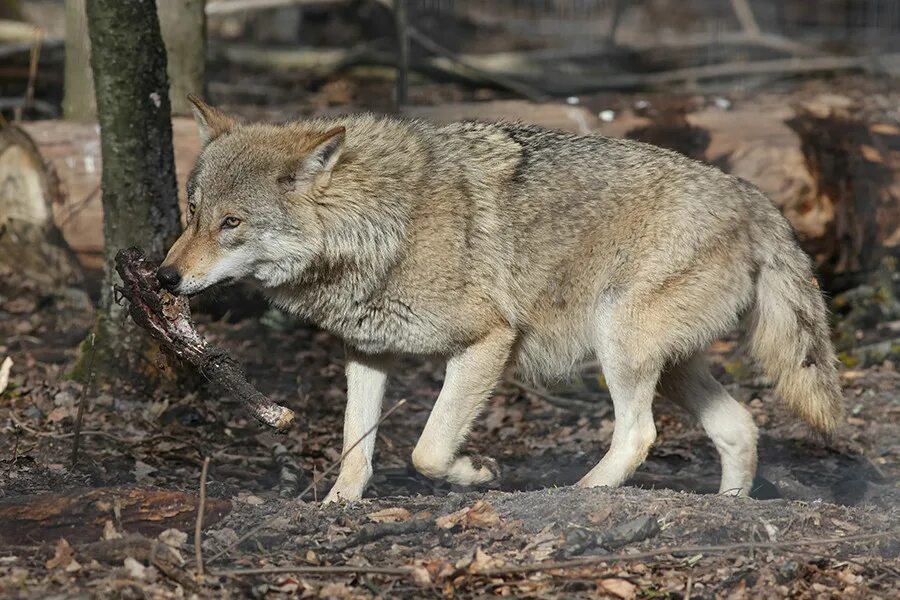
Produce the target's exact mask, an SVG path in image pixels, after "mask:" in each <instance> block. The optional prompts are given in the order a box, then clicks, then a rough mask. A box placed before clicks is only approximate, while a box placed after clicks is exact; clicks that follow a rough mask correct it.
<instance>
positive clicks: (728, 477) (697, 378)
mask: <svg viewBox="0 0 900 600" xmlns="http://www.w3.org/2000/svg"><path fill="white" fill-rule="evenodd" d="M659 391H660V393H661V394H662V395H663V396H665V397H666V398H668V399H669V400H671V401H673V402H675V403H676V404H678V405H680V406H682V407H683V408H684V409H685V410H687V411H688V412H689V413H690V414H691V415H693V417H694V418H695V419H697V421H699V422H700V424H701V425H702V426H703V428H704V429H705V430H706V433H707V434H708V435H709V437H710V438H711V439H712V441H713V443H714V444H715V446H716V450H718V452H719V457H720V458H721V461H722V482H721V485H720V487H719V492H720V493H729V494H735V495H739V496H746V495H748V494H749V492H750V486H751V485H752V483H753V477H754V475H755V474H756V438H757V431H756V424H755V423H754V422H753V417H751V416H750V412H749V411H748V410H747V409H746V408H744V407H743V406H742V405H741V404H740V403H739V402H738V401H737V400H735V399H734V398H732V397H731V395H730V394H729V393H728V391H727V390H726V389H725V388H724V387H723V386H722V384H720V383H719V382H718V381H716V380H715V378H714V377H713V376H712V374H711V373H710V372H709V367H708V366H707V364H706V359H705V357H704V356H703V355H702V354H701V353H698V354H696V355H694V356H692V357H691V358H689V359H686V360H684V361H682V362H680V363H678V364H677V365H675V366H673V367H671V368H669V369H667V370H666V372H665V373H663V375H662V377H661V378H660V384H659Z"/></svg>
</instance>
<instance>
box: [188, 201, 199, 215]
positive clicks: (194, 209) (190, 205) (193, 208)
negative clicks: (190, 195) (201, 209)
mask: <svg viewBox="0 0 900 600" xmlns="http://www.w3.org/2000/svg"><path fill="white" fill-rule="evenodd" d="M195 212H197V203H196V202H188V216H189V217H193V216H194V213H195Z"/></svg>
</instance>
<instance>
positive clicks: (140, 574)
mask: <svg viewBox="0 0 900 600" xmlns="http://www.w3.org/2000/svg"><path fill="white" fill-rule="evenodd" d="M124 566H125V570H126V571H128V576H129V577H131V578H132V579H144V578H146V577H147V567H145V566H144V565H142V564H141V563H139V562H138V561H136V560H135V559H133V558H131V557H130V556H129V557H127V558H126V559H125V562H124Z"/></svg>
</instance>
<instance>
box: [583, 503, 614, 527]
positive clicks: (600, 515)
mask: <svg viewBox="0 0 900 600" xmlns="http://www.w3.org/2000/svg"><path fill="white" fill-rule="evenodd" d="M611 514H612V509H611V508H610V507H608V506H605V507H603V508H601V509H599V510H595V511H594V512H592V513H590V514H588V521H590V522H591V524H592V525H599V524H600V523H603V522H604V521H606V520H607V519H608V518H609V515H611Z"/></svg>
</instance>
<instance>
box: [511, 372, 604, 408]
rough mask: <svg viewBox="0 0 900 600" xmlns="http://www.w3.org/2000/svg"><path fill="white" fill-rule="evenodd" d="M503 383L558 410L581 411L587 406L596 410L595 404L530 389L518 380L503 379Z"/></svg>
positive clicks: (530, 387)
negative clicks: (542, 400)
mask: <svg viewBox="0 0 900 600" xmlns="http://www.w3.org/2000/svg"><path fill="white" fill-rule="evenodd" d="M505 381H506V383H508V384H510V385H512V386H515V387H517V388H519V389H520V390H522V391H523V392H527V393H529V394H534V395H535V396H537V397H539V398H543V399H544V400H546V401H547V402H549V403H550V404H552V405H553V406H556V407H558V408H565V409H567V410H572V409H573V408H575V409H578V410H582V409H584V408H585V407H588V406H590V407H592V408H596V404H595V403H594V402H587V401H585V400H579V399H578V398H564V397H562V396H556V395H554V394H551V393H550V392H547V391H545V390H539V389H537V388H535V387H532V386H530V385H528V384H527V383H525V382H522V381H519V380H518V379H513V378H507V379H505Z"/></svg>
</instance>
